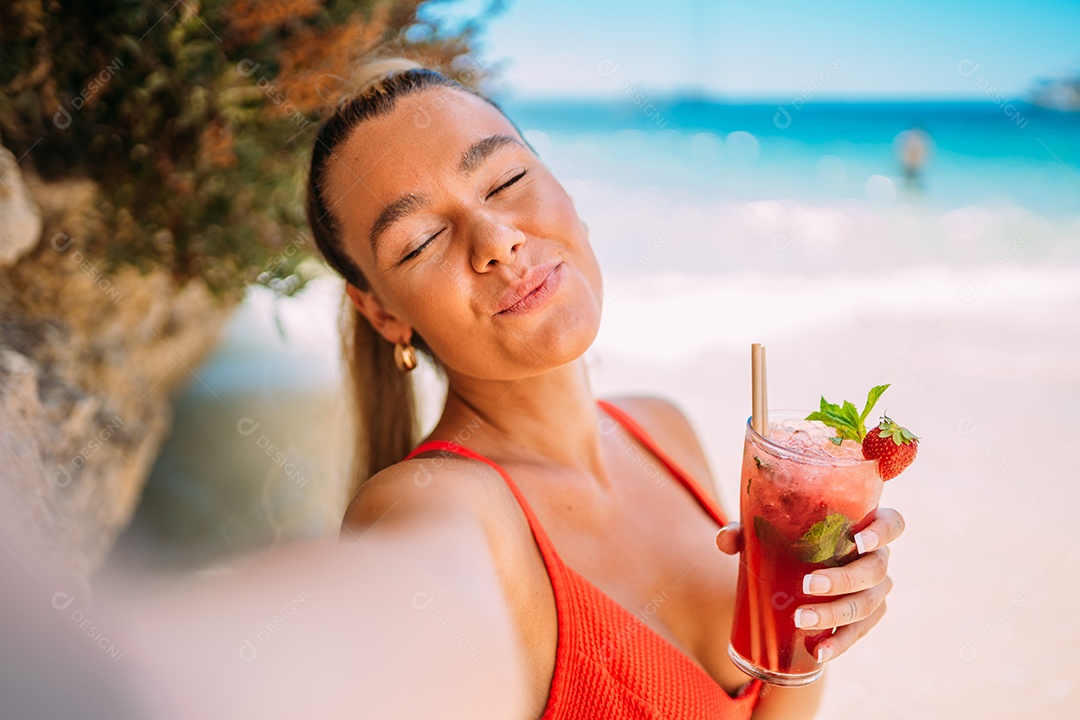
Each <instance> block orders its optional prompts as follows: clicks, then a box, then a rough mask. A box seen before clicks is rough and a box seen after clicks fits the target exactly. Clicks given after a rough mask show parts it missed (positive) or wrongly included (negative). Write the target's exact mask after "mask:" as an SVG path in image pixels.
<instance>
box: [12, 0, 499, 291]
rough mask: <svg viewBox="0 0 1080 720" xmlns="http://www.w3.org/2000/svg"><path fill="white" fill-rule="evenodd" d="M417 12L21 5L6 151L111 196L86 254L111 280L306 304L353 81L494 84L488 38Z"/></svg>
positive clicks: (121, 3)
mask: <svg viewBox="0 0 1080 720" xmlns="http://www.w3.org/2000/svg"><path fill="white" fill-rule="evenodd" d="M422 4H423V3H421V2H420V1H419V0H399V1H396V2H390V3H386V2H377V1H376V0H360V1H359V2H344V1H341V0H326V1H325V2H323V1H321V0H205V1H204V2H202V3H199V2H195V1H194V0H185V2H182V3H178V4H174V3H173V1H172V0H114V1H113V2H93V1H86V0H9V2H6V3H4V4H2V6H0V139H2V141H3V143H4V144H5V145H6V146H7V147H8V148H10V149H11V151H12V152H14V153H15V155H16V157H19V158H21V160H20V163H21V164H22V165H23V166H24V168H32V169H33V170H34V171H36V172H37V173H38V174H39V175H41V176H42V177H43V178H44V179H46V180H55V179H60V178H68V177H88V178H90V179H92V180H94V181H96V182H97V183H98V184H99V185H100V186H101V189H102V193H101V198H102V199H101V205H100V208H99V209H100V211H101V217H102V220H103V223H102V228H103V229H102V231H101V232H100V233H98V234H96V235H95V236H94V237H87V238H83V239H84V241H85V242H86V245H87V252H89V253H91V254H93V255H96V256H98V257H101V258H104V259H106V261H107V264H108V265H109V266H110V267H115V266H116V265H118V264H121V263H128V264H133V265H135V266H138V267H142V268H150V267H154V266H165V267H167V268H169V269H170V270H171V272H172V273H173V274H174V275H175V276H176V277H177V278H178V279H179V280H181V281H183V280H187V279H190V278H194V277H202V278H204V279H205V280H206V281H207V283H208V284H209V285H210V286H211V287H212V288H214V289H215V290H216V291H219V292H222V293H228V292H232V291H235V290H237V289H238V288H240V287H242V286H243V285H245V284H247V283H250V282H261V283H264V284H267V285H270V286H272V287H274V288H276V289H278V290H279V291H281V292H286V293H291V292H295V291H296V290H298V289H299V288H300V287H302V285H303V280H304V278H303V277H302V276H300V275H299V274H297V266H298V265H299V264H300V262H301V261H302V260H303V259H304V258H305V257H307V256H308V252H309V245H308V243H307V241H306V239H305V238H306V230H305V227H306V224H305V220H304V213H303V193H304V179H305V173H306V164H307V159H308V156H309V154H310V147H311V143H312V142H313V139H314V136H315V133H316V132H317V129H318V123H319V121H320V119H321V118H322V117H324V116H325V115H326V114H328V112H329V111H330V110H332V108H333V107H334V105H335V104H336V103H337V102H339V101H340V100H341V99H342V97H343V96H344V95H346V94H347V93H348V91H349V86H350V84H349V82H348V78H349V76H350V73H351V69H352V68H354V67H356V65H357V64H359V62H362V60H363V59H364V58H365V57H368V56H375V55H390V54H393V55H407V56H409V57H413V58H416V59H417V60H419V61H420V62H422V63H424V64H426V65H428V66H431V67H435V68H438V69H440V70H442V71H443V72H445V73H446V74H448V75H449V76H451V77H455V78H456V79H458V80H460V81H462V82H464V83H467V84H473V85H475V84H476V83H477V82H478V81H479V80H481V79H482V77H480V76H479V75H478V74H477V73H475V72H474V71H473V66H472V63H471V61H470V57H469V42H470V40H471V38H472V36H473V34H474V33H475V31H476V28H477V26H478V25H477V22H478V21H477V22H472V23H466V24H465V25H463V26H462V27H460V28H457V29H456V30H455V31H454V32H452V33H446V32H443V31H441V30H440V28H438V27H435V26H433V25H432V24H431V23H430V22H429V21H427V20H424V19H423V17H422V15H420V14H418V13H419V11H420V9H421V7H422ZM498 7H499V5H498V3H492V5H491V6H490V7H489V8H488V11H486V12H485V13H484V14H482V15H481V16H480V17H481V19H482V18H483V17H485V16H486V15H487V14H488V13H490V12H493V11H495V10H497V9H498Z"/></svg>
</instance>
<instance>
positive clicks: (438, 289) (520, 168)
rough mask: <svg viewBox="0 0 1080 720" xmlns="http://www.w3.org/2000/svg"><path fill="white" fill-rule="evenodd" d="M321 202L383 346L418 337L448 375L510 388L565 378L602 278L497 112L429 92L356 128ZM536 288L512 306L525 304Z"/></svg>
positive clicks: (554, 194)
mask: <svg viewBox="0 0 1080 720" xmlns="http://www.w3.org/2000/svg"><path fill="white" fill-rule="evenodd" d="M325 191H326V192H325V196H326V199H327V203H328V206H329V207H330V211H331V212H333V213H334V216H335V217H336V218H337V219H338V221H339V225H340V227H341V229H342V232H343V242H344V245H345V250H346V252H348V253H349V255H350V256H351V257H352V258H353V259H354V260H355V261H357V263H358V264H359V265H360V267H361V269H362V270H363V271H364V275H365V276H366V277H367V278H368V281H369V282H370V284H371V292H370V293H366V292H351V294H352V295H353V299H354V300H355V301H357V304H358V306H359V307H360V309H361V312H363V313H364V314H365V315H366V316H367V317H368V319H369V320H370V321H371V322H372V324H373V325H374V326H375V327H376V329H377V330H379V332H380V333H382V334H383V336H384V337H386V338H387V339H388V340H391V341H397V340H401V339H404V338H408V337H409V334H410V331H411V330H413V329H415V331H416V332H417V333H419V334H420V336H421V337H423V338H424V340H425V341H426V342H427V344H428V346H429V347H430V348H431V349H432V351H433V352H434V353H435V354H436V355H437V356H438V357H439V359H440V360H441V361H442V363H443V365H444V366H445V367H446V368H447V370H448V371H449V372H451V373H459V374H462V375H466V376H470V377H477V378H487V379H500V380H509V379H517V378H521V377H525V376H528V375H534V374H538V373H541V372H544V371H545V370H547V369H550V368H553V367H557V366H559V365H564V364H566V363H568V362H570V361H572V360H574V359H576V358H578V357H580V356H581V355H582V354H583V353H584V352H585V350H586V349H587V348H588V347H589V345H590V344H591V343H592V341H593V339H594V338H595V336H596V332H597V329H598V327H599V322H600V308H601V293H602V287H601V278H600V269H599V267H598V265H597V262H596V257H595V256H594V255H593V252H592V248H591V247H590V245H589V242H588V235H587V232H586V230H585V227H584V226H583V224H582V222H581V220H580V218H578V215H577V211H576V210H575V209H574V205H573V202H572V201H571V200H570V197H569V196H568V195H567V194H566V191H565V190H563V188H562V186H561V185H560V184H559V182H558V181H557V180H556V179H555V178H554V176H553V175H552V174H551V173H550V172H549V171H548V169H547V168H546V167H545V166H544V165H543V163H541V162H540V160H539V159H538V158H537V157H536V156H535V155H534V154H533V152H532V151H531V150H530V149H529V148H528V147H527V146H526V145H525V144H524V141H523V140H522V139H521V137H520V136H519V135H518V133H517V131H516V130H515V129H514V126H513V125H512V124H511V123H510V122H509V121H508V120H507V119H506V118H505V117H503V115H502V114H501V113H500V112H499V111H498V110H496V109H495V108H494V107H492V106H491V105H489V104H488V103H486V102H484V101H483V100H481V99H480V98H477V97H475V96H473V95H470V94H468V93H464V92H461V91H457V90H452V89H449V88H432V89H429V90H424V91H421V92H419V93H416V94H413V95H409V96H406V97H403V98H401V99H399V100H398V101H397V104H396V107H395V108H394V110H393V111H392V112H391V113H390V114H388V115H385V116H381V117H377V118H374V119H371V120H368V121H366V122H364V123H362V124H361V125H359V126H358V127H357V128H356V129H355V130H354V131H353V132H352V134H351V135H350V137H349V138H348V139H347V140H346V141H345V142H344V143H342V144H341V145H340V146H339V147H338V148H337V149H336V150H335V158H334V159H333V160H331V162H330V164H329V166H328V168H327V175H326V186H325ZM537 286H539V288H538V289H537V290H535V292H532V294H531V295H528V296H527V297H525V299H524V300H521V301H520V302H516V304H514V303H515V301H519V300H520V299H521V297H522V296H523V295H526V294H527V293H529V291H532V290H533V289H534V288H537Z"/></svg>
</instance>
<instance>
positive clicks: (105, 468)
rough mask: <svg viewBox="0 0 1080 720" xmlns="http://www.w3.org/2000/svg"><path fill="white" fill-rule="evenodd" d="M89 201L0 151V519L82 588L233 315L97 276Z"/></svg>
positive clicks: (161, 284) (151, 286) (133, 277)
mask: <svg viewBox="0 0 1080 720" xmlns="http://www.w3.org/2000/svg"><path fill="white" fill-rule="evenodd" d="M96 197H97V188H96V186H95V185H94V184H93V183H91V182H88V181H80V180H66V181H64V182H58V183H42V182H40V181H39V180H37V179H36V178H34V177H33V176H30V175H26V176H24V175H23V173H22V172H21V171H20V168H19V166H18V164H17V163H16V162H15V158H14V157H12V155H11V153H10V152H8V151H7V150H6V149H4V148H3V147H0V483H2V484H3V486H4V488H3V489H4V490H5V491H6V492H5V493H4V494H3V495H4V496H6V497H9V498H11V500H10V501H8V502H9V503H10V506H9V507H6V508H5V512H4V513H3V515H4V516H7V517H13V518H17V523H18V524H20V525H23V524H25V525H24V527H22V528H20V530H22V531H23V534H25V533H26V532H30V533H33V534H37V535H38V536H39V538H40V539H41V540H42V541H43V542H44V543H45V545H46V546H47V547H48V548H49V550H51V551H52V555H53V556H54V557H55V558H56V559H58V560H59V561H61V562H62V563H63V564H65V565H67V566H69V567H70V568H71V569H73V570H75V571H76V572H77V573H80V574H82V575H84V576H88V575H90V574H92V573H93V572H94V570H95V569H96V568H97V567H98V566H99V565H100V564H101V562H102V561H103V560H104V558H105V557H106V555H107V554H108V552H109V550H110V549H111V548H112V545H113V542H114V541H115V538H116V536H117V534H118V533H119V532H120V531H121V530H122V529H123V528H124V527H125V525H126V524H127V522H128V521H129V519H130V518H131V515H132V513H133V511H134V509H135V506H136V505H137V503H138V501H139V497H140V495H141V491H142V488H143V484H144V482H145V480H146V478H147V476H148V474H149V471H150V469H151V467H152V465H153V462H154V459H155V457H156V456H157V453H158V450H159V449H160V447H161V444H162V442H163V440H164V439H165V437H166V435H167V434H168V432H169V426H170V418H171V405H170V400H171V397H172V396H173V395H174V394H175V393H176V391H177V390H178V389H179V388H181V387H182V386H183V385H184V384H185V383H187V382H198V380H196V379H194V376H193V375H192V373H191V372H190V369H191V368H195V367H196V366H197V365H198V364H199V362H200V361H201V360H202V359H203V358H204V356H205V355H206V353H207V352H208V351H209V350H210V349H211V348H212V347H213V346H214V343H215V341H216V339H217V337H218V334H219V332H220V331H221V329H222V325H223V322H224V320H225V319H226V317H227V316H228V314H229V310H230V307H231V306H232V302H231V301H230V300H222V299H219V298H215V297H213V296H212V295H211V293H210V292H209V291H208V290H207V288H206V286H205V285H204V284H203V283H202V282H201V281H198V280H196V281H188V282H179V281H177V280H176V279H175V278H173V277H171V276H170V274H169V273H167V272H165V271H163V270H161V269H149V270H146V271H139V270H137V269H135V268H133V267H130V266H124V267H120V268H119V269H117V270H115V271H109V270H108V268H107V267H106V263H105V262H104V260H103V259H102V258H99V257H94V256H92V253H90V252H89V251H88V250H87V247H86V243H85V242H84V240H85V238H87V237H90V236H91V235H92V234H93V232H94V231H95V229H96V226H95V222H96V219H95V218H96V215H95V212H94V207H95V200H96ZM7 524H10V522H8V523H7ZM10 529H11V528H9V527H3V528H0V537H2V536H3V534H4V533H5V532H7V531H8V530H10ZM9 550H12V552H15V553H16V555H17V554H18V550H17V548H16V549H12V548H9Z"/></svg>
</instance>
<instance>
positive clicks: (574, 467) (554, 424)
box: [308, 61, 903, 718]
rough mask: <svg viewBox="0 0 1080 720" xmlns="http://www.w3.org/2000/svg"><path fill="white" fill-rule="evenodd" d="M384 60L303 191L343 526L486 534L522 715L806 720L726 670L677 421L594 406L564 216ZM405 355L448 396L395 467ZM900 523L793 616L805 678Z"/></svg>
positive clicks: (876, 612)
mask: <svg viewBox="0 0 1080 720" xmlns="http://www.w3.org/2000/svg"><path fill="white" fill-rule="evenodd" d="M402 62H405V61H391V62H389V63H384V64H383V65H382V66H381V67H378V68H376V69H375V70H373V72H374V73H375V74H376V77H375V79H374V80H372V81H371V82H370V83H369V84H368V85H367V86H366V87H364V89H363V90H362V91H361V92H360V94H359V95H358V96H357V97H356V98H354V99H352V100H351V101H350V102H348V103H347V104H344V105H343V106H342V107H340V108H339V109H338V111H337V113H336V114H335V116H334V117H332V118H331V119H330V120H329V121H328V122H327V124H326V125H325V126H324V127H323V128H322V130H321V131H320V134H319V137H318V139H317V141H316V144H315V149H314V153H313V157H312V165H311V175H310V179H309V187H308V191H309V199H308V214H309V220H310V222H311V227H312V231H313V234H314V237H315V240H316V242H317V243H318V246H319V248H320V249H321V251H322V252H323V254H324V255H325V257H326V259H327V261H328V262H329V263H330V264H331V265H332V266H333V267H334V268H335V269H336V270H337V271H338V272H339V273H340V274H341V275H342V276H343V277H344V278H345V280H346V282H347V293H348V296H349V298H350V299H351V301H352V304H353V307H354V308H355V315H356V317H355V318H354V328H353V337H352V342H351V348H350V350H351V355H352V357H351V362H352V363H353V373H354V380H355V382H356V386H357V387H356V390H357V394H358V400H359V403H360V408H361V413H360V415H361V418H360V428H361V432H362V437H363V438H364V442H365V445H366V448H367V453H366V456H365V461H366V462H365V463H364V464H362V467H361V469H360V472H359V476H360V478H361V479H363V478H366V477H368V476H369V475H371V476H372V477H371V479H370V480H367V481H366V482H363V483H362V484H361V486H360V488H359V490H358V492H357V493H356V495H355V498H354V499H353V501H352V503H351V505H350V506H349V509H348V511H347V513H346V515H345V520H344V526H345V528H346V529H347V530H348V531H350V532H355V533H357V535H360V534H361V533H364V532H368V531H369V530H370V529H371V528H374V527H377V526H378V525H379V524H380V523H386V522H388V520H387V518H392V519H393V520H391V521H390V522H394V523H405V524H406V525H407V524H409V523H412V524H413V526H415V527H420V526H422V525H424V524H425V522H426V520H424V518H430V519H432V521H436V520H437V519H439V518H440V517H443V516H450V515H454V516H464V517H468V518H471V519H473V520H475V522H476V523H478V524H479V525H480V526H481V527H482V528H483V531H484V533H485V536H486V538H487V541H488V542H487V547H486V548H485V551H484V552H479V553H477V554H476V556H475V557H472V558H470V560H469V562H470V563H473V564H475V565H476V567H481V566H488V565H490V566H493V567H494V569H495V572H496V573H497V575H498V578H499V581H500V585H501V593H500V596H499V597H498V598H495V599H493V598H491V597H486V598H484V599H483V600H484V602H496V603H500V604H501V606H502V607H505V608H506V609H507V611H508V612H509V614H510V616H511V617H512V619H513V622H514V626H515V629H516V631H517V636H518V639H519V640H520V645H521V647H522V649H523V653H524V667H525V677H524V682H525V684H526V686H527V688H528V693H529V695H530V697H529V703H528V707H527V708H526V709H524V710H523V712H522V717H540V716H543V717H552V718H553V717H607V718H631V717H633V718H637V717H642V718H644V717H676V718H686V717H724V718H736V717H750V716H751V714H752V715H753V717H755V718H766V717H768V718H781V717H784V718H799V717H810V716H812V715H813V713H814V711H815V709H816V707H817V704H818V700H819V696H820V692H821V687H822V684H821V683H817V684H814V685H812V686H810V687H809V688H802V689H784V690H780V689H769V690H763V689H762V687H761V685H760V683H758V682H756V681H755V682H750V681H749V680H750V679H749V678H748V677H747V676H746V675H744V674H743V673H742V672H741V671H739V670H738V669H737V668H736V667H735V666H734V665H733V664H732V663H731V661H730V660H729V659H728V656H727V653H726V646H727V641H728V637H729V634H730V627H731V621H732V614H733V604H734V594H735V580H736V574H737V560H736V559H735V558H734V557H733V555H734V554H735V553H736V552H737V541H738V534H739V533H738V525H737V524H730V525H727V526H726V527H723V526H724V525H725V522H726V516H725V514H724V513H723V511H722V510H721V509H720V508H719V505H718V501H717V499H716V497H715V494H714V490H713V483H712V479H711V476H710V474H709V470H708V468H707V466H706V462H705V457H704V454H703V453H702V450H701V447H700V445H699V443H698V441H697V439H696V438H695V437H694V433H693V431H692V430H691V428H690V426H689V424H688V423H687V421H686V419H685V418H684V417H683V416H682V414H681V413H680V412H679V411H678V410H677V409H676V408H675V407H673V406H672V405H671V404H669V403H667V402H664V401H662V400H658V399H654V398H647V397H640V398H625V399H620V400H616V401H612V402H611V403H610V404H609V403H603V402H601V401H598V400H597V399H595V398H594V396H593V393H592V390H591V388H590V386H589V382H588V377H587V373H586V368H585V364H584V362H583V359H582V356H583V354H584V352H585V351H586V349H587V348H588V347H589V345H590V344H591V343H592V341H593V339H594V338H595V336H596V333H597V329H598V326H599V322H600V315H601V296H602V284H601V277H600V269H599V267H598V264H597V261H596V258H595V256H594V255H593V252H592V248H591V247H590V245H589V239H588V230H587V229H586V227H585V225H584V223H582V221H581V220H580V218H579V217H578V215H577V212H576V211H575V208H574V205H573V202H572V201H571V199H570V198H569V196H568V195H567V194H566V192H565V191H564V190H563V188H562V186H561V185H560V184H559V183H558V181H557V180H556V179H555V178H554V177H553V176H552V174H551V173H550V172H549V170H548V169H547V168H546V167H545V166H544V164H543V163H542V162H541V161H540V159H539V158H538V157H537V156H536V154H535V153H534V152H533V150H532V149H531V148H530V147H529V145H528V143H527V142H526V141H525V140H524V139H523V137H522V136H521V134H520V132H519V131H518V129H517V128H516V126H515V125H514V124H513V123H512V122H511V121H510V120H509V119H508V118H507V117H506V116H505V115H504V114H503V113H502V111H501V110H500V109H499V107H498V106H497V105H496V104H495V103H493V102H491V101H490V100H488V99H487V98H485V97H483V96H481V95H480V94H478V93H476V92H473V91H471V90H467V89H465V88H463V87H461V86H460V85H458V84H457V83H454V82H452V81H449V80H447V79H445V78H444V77H443V76H441V75H439V74H437V73H435V72H432V71H428V70H424V69H420V68H418V67H417V66H415V65H411V64H407V65H403V64H402ZM379 73H382V74H379ZM416 351H419V352H421V353H424V354H425V355H427V356H428V357H429V358H430V359H431V360H432V361H433V362H435V363H436V364H437V365H438V366H439V367H440V368H441V369H442V370H443V371H444V373H445V375H446V379H447V382H448V393H447V398H446V403H445V407H444V408H443V412H442V416H441V418H440V419H439V421H438V423H437V424H436V426H435V428H434V430H432V431H431V433H430V435H429V436H428V437H427V439H426V441H425V442H424V443H421V444H420V445H419V446H418V447H415V449H414V437H413V428H414V421H413V410H412V393H411V389H410V384H409V376H408V374H407V373H408V371H409V370H411V369H412V368H413V367H415V364H416V355H415V353H416ZM410 450H412V452H411V453H410V452H409V451H410ZM653 457H655V458H656V459H658V460H659V462H657V463H655V464H654V463H653V462H651V461H649V460H650V459H651V458H653ZM658 466H662V467H663V470H662V471H660V472H659V473H657V471H656V467H658ZM902 525H903V522H902V520H901V519H900V516H899V515H898V514H896V513H895V512H894V511H890V510H881V511H879V513H878V516H877V518H876V519H875V521H874V523H873V524H872V525H871V526H870V527H869V528H868V531H869V532H868V533H867V534H866V535H864V539H867V541H868V542H867V552H866V554H865V555H864V557H861V558H859V559H858V560H856V561H854V562H853V563H851V564H850V565H848V566H846V567H844V568H835V569H830V570H824V571H821V573H820V574H821V575H823V576H825V577H827V578H828V580H829V581H830V583H831V589H829V590H828V591H827V592H824V593H821V594H822V598H821V601H820V602H819V603H816V604H814V605H809V606H804V607H803V608H802V611H803V612H802V614H801V615H802V619H803V622H804V626H808V627H815V628H832V627H836V628H838V629H837V632H836V633H835V634H834V635H832V636H831V637H829V638H828V639H826V640H824V641H822V642H821V643H820V645H819V646H818V647H817V648H816V650H817V653H818V656H819V657H820V658H821V659H822V660H828V659H832V658H835V657H837V656H839V655H840V654H842V653H843V652H844V651H845V650H846V649H847V648H848V647H850V646H851V644H852V643H853V642H854V641H855V640H856V639H858V638H859V637H861V636H862V635H863V634H864V633H865V632H866V631H867V630H869V629H870V628H871V627H872V626H873V625H874V624H875V623H876V622H877V621H878V620H879V619H880V617H881V615H882V613H883V612H884V608H885V605H884V597H885V595H886V593H887V592H888V591H889V589H890V587H891V581H890V580H889V578H888V577H887V576H886V574H885V571H886V566H887V559H888V549H887V548H886V545H887V543H889V542H890V541H892V540H893V539H895V537H896V536H898V535H899V533H900V531H901V530H902ZM875 537H876V542H875V541H874V538H875ZM714 538H715V546H714V545H713V539H714ZM444 540H445V541H446V542H448V543H449V542H453V537H451V536H450V535H449V534H448V535H447V537H445V538H444ZM717 547H719V548H720V550H721V551H723V552H719V551H717V549H716V548H717ZM827 584H828V583H827ZM451 592H460V593H462V594H467V593H469V592H470V588H469V587H467V583H465V582H464V581H463V582H462V583H461V587H458V588H451ZM795 610H796V608H792V614H793V616H794V611H795ZM811 611H812V612H811ZM793 621H794V620H793Z"/></svg>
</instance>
